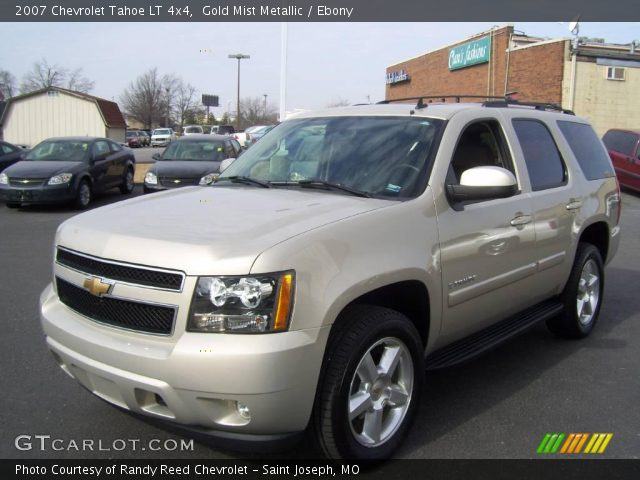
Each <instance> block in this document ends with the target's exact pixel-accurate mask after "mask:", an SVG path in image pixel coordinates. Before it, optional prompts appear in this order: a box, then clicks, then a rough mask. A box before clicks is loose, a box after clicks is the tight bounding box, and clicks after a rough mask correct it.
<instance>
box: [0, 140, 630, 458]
mask: <svg viewBox="0 0 640 480" xmlns="http://www.w3.org/2000/svg"><path fill="white" fill-rule="evenodd" d="M139 151H144V152H145V153H146V152H151V153H154V152H159V151H160V150H159V149H150V148H146V149H140V150H136V153H138V152H139ZM140 190H141V188H140V186H137V187H136V189H135V191H134V194H133V195H140V194H141V191H140ZM122 199H123V196H122V195H120V194H119V193H117V192H115V191H114V193H110V194H106V195H103V196H100V197H98V198H96V201H95V202H94V203H93V204H92V207H91V208H98V207H100V206H101V205H106V204H109V203H112V202H116V201H120V200H122ZM76 213H77V212H75V211H73V210H71V209H68V208H65V207H37V208H23V209H19V210H10V209H8V208H6V207H5V206H4V205H3V204H0V225H2V233H1V234H0V236H1V242H0V262H1V263H2V268H1V270H0V272H1V273H0V275H1V276H2V277H1V278H2V280H1V282H0V302H1V307H0V308H1V313H2V321H3V323H4V332H3V334H2V335H0V351H1V352H2V363H1V365H2V369H1V371H2V374H1V375H0V391H1V392H2V396H3V399H2V405H3V408H2V409H0V424H1V425H2V441H1V442H0V457H2V458H79V457H84V458H119V459H124V458H158V457H159V452H158V451H151V450H149V449H144V448H145V447H144V445H147V444H148V442H149V441H150V440H153V439H158V440H160V441H161V442H164V441H165V440H168V439H178V440H179V439H180V437H178V436H175V435H173V434H172V433H170V432H169V431H167V430H165V429H161V428H158V427H156V426H154V425H151V424H148V423H146V422H143V421H141V420H139V419H137V418H133V417H131V416H129V415H127V414H124V413H122V412H120V411H118V410H116V409H114V408H112V407H111V406H109V405H107V404H106V403H104V402H102V401H101V400H99V399H97V398H95V397H94V396H92V395H91V394H90V393H88V392H87V391H85V390H84V389H82V388H81V387H80V386H79V385H78V384H77V383H76V382H75V381H73V380H71V379H70V378H69V377H68V376H67V375H65V374H64V373H63V372H62V371H61V370H60V369H59V368H58V367H57V365H56V364H55V362H54V361H53V359H52V358H51V356H50V354H49V353H48V351H47V349H46V348H45V343H44V339H43V336H42V332H41V329H40V325H39V321H38V296H39V295H40V292H41V291H42V290H43V288H44V287H45V286H46V284H47V283H49V282H50V281H51V262H52V254H53V238H54V234H55V230H56V228H57V226H58V225H59V224H60V223H61V222H62V221H63V220H65V219H67V218H69V217H71V216H73V215H75V214H76ZM621 223H622V242H621V246H620V250H619V252H618V255H617V257H616V258H615V259H614V261H613V262H612V263H611V264H610V265H609V266H608V268H607V281H606V287H605V298H604V305H603V309H602V313H601V316H600V320H599V322H600V324H599V325H598V327H597V329H596V331H595V332H594V333H593V334H592V336H591V337H589V338H587V339H585V340H582V341H563V340H559V339H556V338H554V337H553V336H552V335H551V334H549V333H548V332H547V331H546V329H545V327H544V325H540V326H538V327H536V328H534V329H533V330H531V331H529V332H527V333H526V334H524V335H522V336H520V337H518V338H517V339H515V340H512V341H511V342H509V343H506V344H504V345H503V346H501V347H499V348H498V349H496V350H493V351H492V352H490V353H488V354H486V355H484V356H482V357H480V358H477V359H475V360H473V361H471V362H469V363H467V364H464V365H461V366H457V367H453V368H448V369H444V370H440V371H437V372H430V373H428V374H427V378H426V382H425V388H424V391H423V399H422V403H421V407H420V413H419V415H418V417H417V420H416V422H415V425H414V427H413V429H412V430H411V433H410V435H409V438H408V439H407V441H406V442H405V444H404V445H403V447H402V448H401V450H400V451H399V452H398V457H401V458H536V457H537V456H538V455H537V454H536V448H537V447H538V444H539V443H540V441H541V440H542V438H543V436H544V435H545V434H546V433H547V432H566V433H569V432H593V433H595V432H608V433H612V434H613V439H612V440H611V442H610V444H609V446H608V448H607V450H606V452H605V453H604V454H603V455H601V457H606V458H640V409H638V399H639V398H640V375H639V367H638V360H639V359H640V295H638V291H637V288H638V283H639V282H638V280H639V279H640V196H639V195H637V194H630V193H625V194H624V195H623V214H622V221H621ZM19 435H31V436H35V435H50V436H51V438H57V439H63V440H64V442H65V443H63V444H62V445H68V443H67V442H69V441H71V440H73V441H75V442H82V441H83V440H85V439H90V440H91V439H92V440H95V441H96V442H97V441H98V440H101V441H102V446H103V447H105V448H104V449H103V450H98V449H97V447H96V448H95V449H94V450H93V451H92V450H88V451H77V450H75V449H67V448H64V449H63V450H61V451H58V450H53V449H52V448H51V446H49V448H48V449H45V450H41V449H40V448H38V445H37V444H36V442H34V448H32V449H27V450H19V449H17V448H16V446H15V439H16V437H18V436H19ZM119 439H139V441H140V443H139V444H138V447H139V448H137V449H133V448H125V449H123V450H119V449H116V448H111V446H113V445H115V443H114V442H115V441H117V440H119ZM107 448H108V449H107ZM314 454H315V452H314V450H313V449H312V448H311V447H310V445H309V443H308V442H307V443H302V444H299V445H298V446H297V447H296V448H295V449H294V450H293V451H290V452H286V453H280V454H268V455H267V454H265V453H263V452H262V451H256V450H255V449H254V452H253V453H251V454H247V453H236V452H229V451H225V450H223V449H221V448H220V447H213V446H210V445H205V444H203V443H195V445H194V448H193V450H192V451H180V450H174V451H162V452H161V454H160V456H161V457H162V458H201V459H204V458H208V459H211V458H250V457H253V456H258V457H261V458H264V457H266V456H268V457H269V458H271V457H281V458H306V457H309V456H310V455H314ZM585 456H586V455H579V457H585Z"/></svg>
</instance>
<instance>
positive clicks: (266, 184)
mask: <svg viewBox="0 0 640 480" xmlns="http://www.w3.org/2000/svg"><path fill="white" fill-rule="evenodd" d="M223 180H229V181H230V182H232V183H245V184H247V185H258V186H260V187H262V188H271V184H270V183H269V182H263V181H262V180H256V179H255V178H251V177H245V176H243V175H234V176H232V177H222V178H218V179H217V180H216V182H215V183H218V182H221V181H223Z"/></svg>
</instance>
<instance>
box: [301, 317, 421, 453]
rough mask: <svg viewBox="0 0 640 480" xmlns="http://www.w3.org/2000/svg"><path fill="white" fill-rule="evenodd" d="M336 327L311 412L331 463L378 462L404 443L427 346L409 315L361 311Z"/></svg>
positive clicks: (314, 427) (419, 383)
mask: <svg viewBox="0 0 640 480" xmlns="http://www.w3.org/2000/svg"><path fill="white" fill-rule="evenodd" d="M339 322H340V323H339V324H338V325H337V326H334V328H335V329H336V330H335V331H332V334H331V337H330V339H329V344H328V346H327V352H326V354H325V359H324V362H323V370H322V373H321V377H320V383H319V386H318V392H317V394H316V403H315V406H314V412H313V420H312V422H313V431H314V434H315V437H316V440H317V442H318V444H319V445H320V448H321V449H322V451H323V452H324V454H325V455H326V456H327V457H329V458H337V459H340V458H345V459H358V460H381V459H384V458H388V457H389V456H390V455H391V454H392V453H393V452H394V451H395V450H396V449H397V448H398V446H399V445H400V444H401V443H402V441H403V440H404V437H405V436H406V434H407V432H408V430H409V428H410V426H411V423H412V421H413V418H414V416H415V413H416V411H417V408H418V405H419V401H420V393H421V390H422V379H423V376H424V361H423V353H422V350H423V348H422V342H421V340H420V335H419V334H418V332H417V330H416V328H415V326H414V325H413V324H412V323H411V321H410V320H409V319H408V318H407V317H405V316H404V315H402V314H400V313H398V312H396V311H394V310H389V309H387V308H382V307H376V306H365V305H356V306H354V307H351V308H349V309H348V310H346V311H345V312H344V313H343V314H342V315H341V318H340V319H339Z"/></svg>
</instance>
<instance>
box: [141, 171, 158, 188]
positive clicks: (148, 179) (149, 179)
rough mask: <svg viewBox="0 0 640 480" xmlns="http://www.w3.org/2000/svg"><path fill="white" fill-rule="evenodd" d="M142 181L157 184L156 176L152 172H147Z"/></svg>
mask: <svg viewBox="0 0 640 480" xmlns="http://www.w3.org/2000/svg"><path fill="white" fill-rule="evenodd" d="M144 183H148V184H149V185H157V184H158V177H157V176H156V174H155V173H153V172H147V174H146V175H145V176H144Z"/></svg>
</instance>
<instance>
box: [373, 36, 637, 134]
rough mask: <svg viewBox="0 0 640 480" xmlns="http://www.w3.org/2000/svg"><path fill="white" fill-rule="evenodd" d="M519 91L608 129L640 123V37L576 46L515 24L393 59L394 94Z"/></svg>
mask: <svg viewBox="0 0 640 480" xmlns="http://www.w3.org/2000/svg"><path fill="white" fill-rule="evenodd" d="M513 92H517V93H515V94H514V95H513V98H516V99H518V100H521V101H529V102H545V103H555V104H559V105H562V107H563V108H567V109H570V110H574V111H575V112H576V113H577V114H578V115H581V116H584V117H586V118H588V119H589V120H590V121H591V122H592V123H593V125H594V127H595V129H596V131H598V133H600V134H602V133H604V132H605V131H606V130H607V129H609V128H614V127H618V128H638V127H639V126H640V94H639V93H638V92H640V51H636V48H635V44H634V43H631V44H629V45H611V44H605V43H604V42H603V41H598V42H593V41H581V42H579V43H578V46H577V48H574V45H573V43H572V40H571V39H568V38H561V39H552V40H548V39H543V38H538V37H530V36H526V35H523V34H517V33H516V32H514V29H513V26H511V25H508V26H505V27H499V28H494V29H491V30H488V31H485V32H481V33H478V34H477V35H473V36H471V37H469V38H466V39H463V40H460V41H459V42H456V43H454V44H452V45H447V46H445V47H442V48H439V49H437V50H434V51H431V52H428V53H425V54H423V55H420V56H417V57H414V58H411V59H408V60H405V61H402V62H399V63H397V64H394V65H391V66H389V67H387V85H386V94H385V97H386V99H387V100H392V99H398V98H403V97H415V96H419V95H425V96H447V95H478V96H498V97H501V96H504V95H505V94H507V93H513ZM465 100H471V99H469V98H467V99H465V98H464V97H463V98H461V101H465ZM432 101H442V100H441V99H433V100H432Z"/></svg>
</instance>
